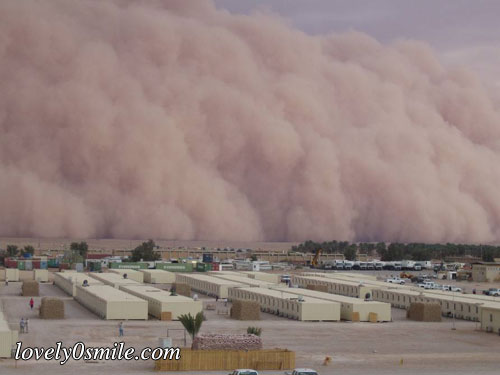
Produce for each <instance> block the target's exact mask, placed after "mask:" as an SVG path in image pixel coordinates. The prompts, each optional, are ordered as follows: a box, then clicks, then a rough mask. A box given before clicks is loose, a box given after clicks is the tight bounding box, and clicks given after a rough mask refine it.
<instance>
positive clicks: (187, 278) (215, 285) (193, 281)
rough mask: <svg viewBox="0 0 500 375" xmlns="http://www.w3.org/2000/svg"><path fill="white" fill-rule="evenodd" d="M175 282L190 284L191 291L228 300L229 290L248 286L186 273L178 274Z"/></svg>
mask: <svg viewBox="0 0 500 375" xmlns="http://www.w3.org/2000/svg"><path fill="white" fill-rule="evenodd" d="M175 281H176V282H177V283H182V284H188V285H189V286H190V287H191V290H194V291H197V292H200V293H203V294H206V295H208V296H212V297H218V298H227V297H228V289H229V288H231V287H240V288H243V287H246V286H247V284H242V283H239V282H236V281H229V280H224V279H219V278H217V277H213V276H208V275H198V274H185V273H177V274H176V275H175Z"/></svg>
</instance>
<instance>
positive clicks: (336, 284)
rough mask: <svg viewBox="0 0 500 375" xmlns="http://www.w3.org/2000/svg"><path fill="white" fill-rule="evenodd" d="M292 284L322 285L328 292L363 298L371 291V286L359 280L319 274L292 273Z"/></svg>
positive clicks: (303, 286) (304, 285)
mask: <svg viewBox="0 0 500 375" xmlns="http://www.w3.org/2000/svg"><path fill="white" fill-rule="evenodd" d="M292 284H294V285H298V286H299V287H301V288H307V285H323V286H325V287H326V288H327V289H328V293H333V294H339V295H342V296H347V297H355V298H363V299H364V298H365V296H366V295H367V294H369V295H370V296H371V294H372V291H373V287H371V286H369V285H366V284H362V283H359V282H355V281H348V280H336V279H329V278H327V277H319V276H302V275H293V276H292Z"/></svg>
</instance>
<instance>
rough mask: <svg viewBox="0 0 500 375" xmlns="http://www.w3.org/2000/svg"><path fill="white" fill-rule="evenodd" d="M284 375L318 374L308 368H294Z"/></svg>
mask: <svg viewBox="0 0 500 375" xmlns="http://www.w3.org/2000/svg"><path fill="white" fill-rule="evenodd" d="M285 375H318V373H317V372H316V371H314V370H311V369H310V368H296V369H295V370H293V371H291V372H285Z"/></svg>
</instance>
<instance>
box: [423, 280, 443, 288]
mask: <svg viewBox="0 0 500 375" xmlns="http://www.w3.org/2000/svg"><path fill="white" fill-rule="evenodd" d="M418 287H419V288H424V289H441V288H442V287H441V285H440V284H437V283H435V282H434V281H424V282H423V283H420V284H418Z"/></svg>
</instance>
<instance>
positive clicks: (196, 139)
mask: <svg viewBox="0 0 500 375" xmlns="http://www.w3.org/2000/svg"><path fill="white" fill-rule="evenodd" d="M499 166H500V111H499V102H498V100H496V99H495V94H493V93H492V92H489V91H488V89H486V88H485V86H484V85H483V83H482V82H481V81H480V80H479V78H477V76H476V74H475V73H473V72H471V71H469V70H467V69H466V68H460V67H451V66H445V65H443V64H442V63H440V62H439V60H438V58H437V57H436V53H435V52H434V51H433V50H432V49H431V48H430V47H428V46H427V45H426V44H425V43H422V42H418V41H398V42H394V43H390V44H381V43H379V42H378V41H376V40H375V39H373V38H371V37H370V36H368V35H365V34H362V33H357V32H347V33H341V34H331V35H320V36H311V35H307V34H305V33H303V32H301V31H299V30H297V29H294V28H293V27H292V26H290V25H289V24H288V23H287V21H285V20H282V19H280V18H279V17H277V16H275V15H272V14H270V13H269V12H261V13H259V12H256V13H254V14H251V15H235V14H230V13H229V12H227V11H224V10H218V9H216V7H215V5H214V4H213V3H212V2H211V1H208V0H207V1H184V0H172V1H141V2H135V1H76V0H70V1H68V0H51V1H31V0H24V1H18V0H2V1H1V2H0V176H1V177H0V235H1V236H42V237H81V238H149V237H151V238H164V239H180V240H188V239H204V240H219V239H224V240H239V241H260V240H267V241H279V240H287V241H297V240H305V239H314V240H330V239H338V240H350V241H355V240H362V241H379V240H384V241H435V242H438V241H466V242H476V241H483V242H492V241H496V240H498V239H500V168H499Z"/></svg>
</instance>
